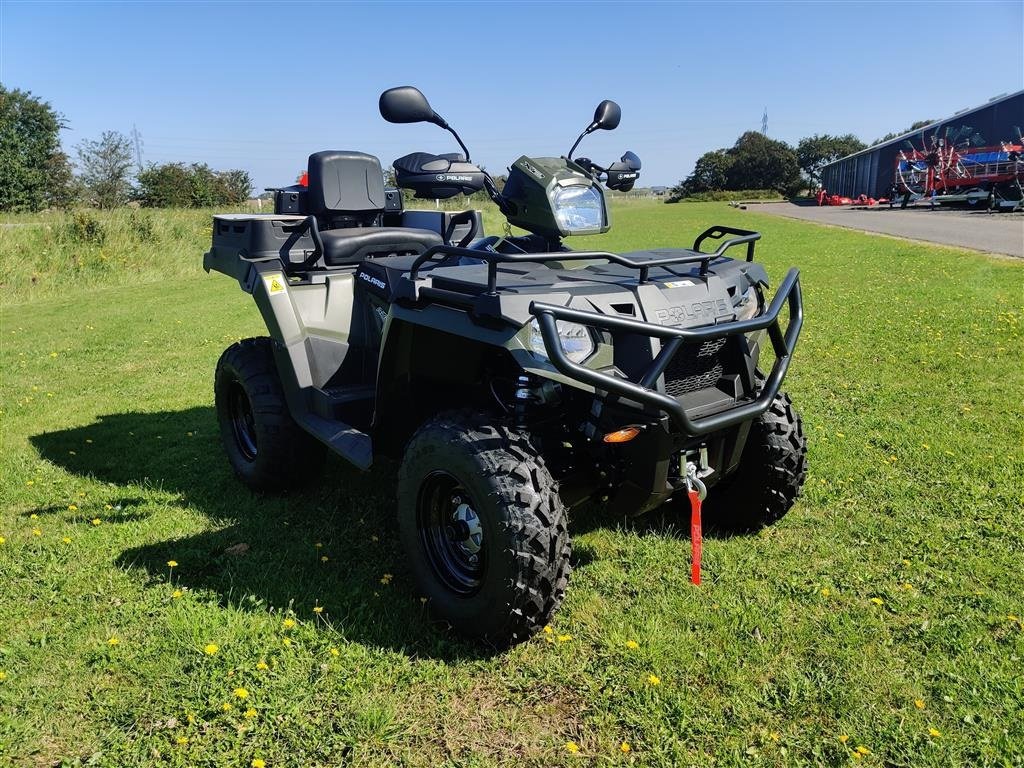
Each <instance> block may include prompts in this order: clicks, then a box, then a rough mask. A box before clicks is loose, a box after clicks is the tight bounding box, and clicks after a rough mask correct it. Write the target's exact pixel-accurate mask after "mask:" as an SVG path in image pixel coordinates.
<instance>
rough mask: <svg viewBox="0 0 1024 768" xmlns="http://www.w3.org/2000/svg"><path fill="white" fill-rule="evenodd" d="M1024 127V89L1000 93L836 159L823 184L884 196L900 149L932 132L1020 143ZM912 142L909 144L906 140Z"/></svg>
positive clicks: (832, 189) (834, 190) (918, 144)
mask: <svg viewBox="0 0 1024 768" xmlns="http://www.w3.org/2000/svg"><path fill="white" fill-rule="evenodd" d="M1022 128H1024V91H1017V92H1016V93H1012V94H1009V95H1007V96H997V97H996V98H994V99H991V100H990V101H989V102H988V103H986V104H983V105H982V106H980V107H976V108H974V109H964V110H961V111H960V112H957V113H956V114H955V115H953V116H952V117H948V118H946V119H945V120H939V121H938V122H935V123H931V124H930V125H927V126H925V127H924V128H918V129H917V130H914V131H911V132H910V133H906V134H904V135H902V136H897V137H896V138H895V139H890V140H889V141H886V142H884V143H882V144H877V145H875V146H873V147H869V148H868V149H865V150H862V151H860V152H857V153H855V154H852V155H849V156H848V157H844V158H843V159H842V160H836V161H835V162H834V163H830V164H829V165H826V166H825V168H824V169H823V170H822V174H821V179H822V186H824V187H825V189H827V190H828V191H829V193H830V194H839V195H842V196H845V197H857V196H858V195H860V194H866V195H868V196H870V197H883V196H885V195H886V193H887V192H888V191H889V187H890V185H891V184H892V183H893V181H894V178H895V175H896V163H897V162H898V161H899V159H900V151H901V150H906V149H909V148H910V146H912V147H914V148H916V149H922V148H923V147H924V146H925V145H926V144H927V143H928V142H930V141H931V138H932V137H933V136H938V137H940V138H941V137H948V136H956V135H960V136H968V135H969V136H971V137H972V140H973V142H974V143H978V142H981V143H983V144H985V145H989V146H998V145H999V143H1000V142H1013V143H1020V135H1019V131H1020V130H1021V129H1022ZM907 142H909V145H910V146H908V144H907Z"/></svg>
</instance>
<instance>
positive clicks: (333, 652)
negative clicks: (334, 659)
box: [330, 648, 341, 656]
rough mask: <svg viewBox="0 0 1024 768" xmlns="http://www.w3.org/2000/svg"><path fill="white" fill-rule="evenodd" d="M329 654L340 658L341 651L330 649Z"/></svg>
mask: <svg viewBox="0 0 1024 768" xmlns="http://www.w3.org/2000/svg"><path fill="white" fill-rule="evenodd" d="M330 654H331V656H340V655H341V651H339V650H338V649H337V648H331V650H330Z"/></svg>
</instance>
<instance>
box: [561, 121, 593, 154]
mask: <svg viewBox="0 0 1024 768" xmlns="http://www.w3.org/2000/svg"><path fill="white" fill-rule="evenodd" d="M596 127H597V123H591V124H590V125H588V126H587V130H585V131H584V132H583V133H581V134H580V137H579V138H578V139H576V143H575V144H573V145H572V149H570V150H569V154H568V155H566V156H565V159H566V160H572V153H573V152H575V151H576V147H578V146H579V145H580V142H581V141H583V137H584V136H586V135H587V134H589V133H591V132H593V130H594V129H595V128H596Z"/></svg>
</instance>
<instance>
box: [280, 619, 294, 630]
mask: <svg viewBox="0 0 1024 768" xmlns="http://www.w3.org/2000/svg"><path fill="white" fill-rule="evenodd" d="M281 626H282V627H284V628H285V629H291V628H292V627H294V626H295V619H285V620H284V621H282V622H281Z"/></svg>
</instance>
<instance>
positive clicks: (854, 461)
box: [0, 203, 1024, 768]
mask: <svg viewBox="0 0 1024 768" xmlns="http://www.w3.org/2000/svg"><path fill="white" fill-rule="evenodd" d="M100 219H104V217H102V216H100ZM145 220H149V222H150V224H149V225H145V224H143V225H142V226H148V227H149V231H148V234H146V236H145V237H144V238H141V239H140V240H139V243H138V245H137V246H134V245H133V242H134V241H133V240H132V236H131V233H130V232H129V231H128V230H126V229H125V227H126V226H127V224H126V221H127V220H126V219H125V218H124V216H121V217H120V218H118V217H117V216H115V217H114V218H113V219H111V220H110V223H109V224H108V227H109V229H110V232H109V233H108V238H107V241H106V245H100V244H94V245H85V244H83V245H81V246H80V247H78V246H74V245H73V244H72V245H69V244H68V243H67V242H65V241H63V240H61V239H60V237H58V236H57V235H55V234H54V232H60V231H63V230H61V227H62V226H63V225H62V224H61V223H60V221H58V220H57V218H56V217H51V218H45V217H23V218H20V219H18V220H17V223H19V224H24V223H27V224H28V225H29V226H24V227H15V228H12V229H2V230H0V267H2V271H3V276H0V284H2V287H0V297H2V299H0V301H2V303H3V309H2V315H0V320H2V334H0V338H2V349H0V365H2V404H0V408H2V425H3V426H2V455H0V477H2V490H0V493H2V498H0V536H2V537H3V543H2V545H0V672H2V680H0V764H13V765H19V766H21V765H26V766H36V765H39V766H43V765H53V764H61V765H86V764H87V765H102V766H136V765H159V766H250V765H257V766H259V765H263V764H265V765H266V766H268V768H269V767H271V766H274V767H276V766H339V765H354V766H367V765H370V766H390V765H417V766H435V765H451V766H489V765H499V764H501V765H513V764H514V765H536V766H549V765H569V766H583V765H595V766H610V765H628V764H632V765H662V766H676V765H693V766H712V765H754V766H757V765H767V766H775V765H778V766H782V765H794V766H797V765H846V764H849V763H852V762H855V761H856V762H858V763H859V764H863V765H878V766H882V765H885V766H915V767H916V766H1018V765H1022V764H1024V624H1022V622H1024V597H1022V592H1024V405H1022V396H1024V264H1022V263H1020V262H1014V261H1010V260H1003V259H996V258H991V257H986V256H981V255H977V254H973V253H967V252H963V251H957V250H953V249H945V248H937V247H931V246H926V245H921V244H916V243H910V242H905V241H900V240H894V239H889V238H883V237H875V236H868V235H861V234H858V233H854V232H850V231H846V230H840V229H825V228H821V227H817V226H814V225H810V224H805V223H801V222H796V221H790V220H785V219H780V218H775V217H768V216H764V215H758V214H757V213H756V212H755V211H754V210H750V211H738V210H733V209H730V208H729V207H728V206H726V205H724V204H701V205H674V206H669V205H660V204H656V203H647V204H644V203H635V204H626V205H621V206H619V207H618V208H617V209H616V211H615V229H614V230H613V232H612V233H610V234H609V235H606V236H604V237H602V238H588V239H587V240H586V241H585V242H584V243H579V244H578V245H579V246H580V247H588V246H593V247H602V248H606V249H611V250H615V249H623V250H625V249H636V248H640V247H645V246H668V245H684V246H685V245H689V244H690V242H691V241H692V238H693V236H694V235H695V234H697V233H698V232H699V231H700V230H702V229H703V228H705V227H706V226H708V225H710V224H713V223H724V224H731V225H734V226H740V227H748V228H757V229H759V230H760V231H761V232H762V233H763V235H764V238H763V241H762V242H761V244H760V245H759V247H758V254H759V258H761V259H762V260H763V261H764V262H765V263H766V265H767V267H768V271H769V273H770V274H771V275H772V277H773V279H774V280H778V279H780V278H781V276H782V275H783V274H784V271H785V269H786V268H787V267H789V266H791V265H796V266H799V267H800V268H801V270H802V281H803V287H804V297H805V304H806V323H805V326H804V333H803V336H802V339H801V341H800V345H799V348H798V351H797V354H796V360H795V362H794V364H793V366H792V367H791V369H790V370H791V373H790V375H789V379H788V385H787V386H788V389H789V391H790V392H791V393H792V395H793V397H794V399H795V401H796V403H797V405H798V407H799V408H800V409H801V410H802V412H803V415H804V419H805V424H806V427H807V431H808V435H809V440H810V475H809V478H808V481H807V486H806V492H805V495H804V497H803V499H802V500H801V501H800V502H799V503H798V504H797V506H796V507H795V508H794V509H793V510H792V511H791V512H790V514H789V515H788V516H787V517H786V518H785V519H784V520H782V521H781V522H780V523H778V524H777V525H775V526H773V527H772V528H770V529H767V530H765V531H762V532H761V533H758V534H753V535H747V536H736V537H732V538H708V539H707V540H706V542H705V546H704V560H705V581H704V584H703V586H701V587H699V588H696V587H693V586H691V585H690V583H689V578H688V577H689V549H690V548H689V541H688V539H687V536H686V530H687V527H688V517H687V516H686V515H685V514H684V513H683V512H682V511H681V510H679V509H670V510H666V511H665V512H664V513H659V514H656V515H653V516H651V517H650V518H647V519H641V520H639V521H630V520H623V519H614V518H609V517H607V515H605V514H602V513H600V512H597V511H593V512H583V513H582V514H578V515H577V516H576V518H575V520H574V523H573V534H574V542H575V549H574V563H575V572H574V574H573V576H572V580H571V583H570V589H569V593H568V597H567V599H566V601H565V604H564V606H563V608H562V610H561V612H560V613H559V614H558V615H557V617H556V619H555V621H554V623H553V626H552V632H551V633H550V634H543V635H541V636H539V637H537V638H535V639H534V640H532V641H530V642H528V643H526V644H523V645H521V646H518V647H516V648H514V649H512V650H511V651H508V652H504V653H498V654H494V653H491V652H488V651H486V650H484V649H481V648H479V647H477V646H475V645H473V644H472V643H468V642H465V641H462V640H460V639H459V638H457V637H454V636H450V635H448V634H446V632H445V631H444V629H443V628H442V627H439V626H437V625H435V624H432V623H431V621H430V615H429V606H426V605H424V604H423V603H422V601H421V599H420V596H419V595H418V594H417V592H416V590H415V587H414V586H413V584H412V583H411V581H410V576H409V573H408V571H407V570H406V568H405V565H404V558H403V555H402V554H401V552H400V551H399V548H398V544H397V540H396V535H395V529H394V524H393V508H394V507H393V493H394V486H395V483H394V475H393V472H394V469H393V467H385V466H381V467H377V468H375V469H374V470H373V471H372V472H370V473H368V474H361V473H359V472H358V471H355V470H353V469H351V468H350V467H348V466H346V465H345V464H344V463H343V462H342V461H340V460H332V461H331V462H329V464H328V468H327V472H326V474H325V476H324V478H323V481H322V482H320V483H319V484H317V485H315V486H314V487H311V488H309V489H308V490H306V491H304V492H301V493H295V494H293V495H290V496H286V497H261V496H257V495H254V494H252V493H250V492H249V491H248V490H246V489H245V488H244V487H243V486H242V485H241V484H239V483H238V482H237V481H236V480H235V479H234V478H233V476H232V475H231V473H230V471H229V469H228V465H227V462H226V460H225V457H224V455H223V453H222V451H221V448H220V444H219V438H218V434H217V426H216V421H215V417H214V412H213V409H212V399H213V393H212V380H213V370H214V365H215V364H216V361H217V358H218V356H219V355H220V353H221V351H222V350H223V349H224V348H225V347H226V346H228V345H229V344H230V343H231V342H232V341H234V340H236V339H238V338H241V337H245V336H250V335H258V334H260V333H263V332H264V330H263V328H262V327H261V324H260V320H259V317H258V314H257V312H256V309H255V306H254V305H253V304H252V302H251V299H250V298H249V297H248V296H246V295H245V294H243V293H242V292H241V291H240V290H238V288H237V285H235V284H234V283H233V282H232V281H230V280H229V279H227V278H225V277H223V276H221V275H206V274H204V273H203V272H202V271H201V269H200V266H199V265H200V260H201V257H202V253H203V251H204V250H205V248H206V246H207V245H208V234H207V232H208V225H207V214H206V213H202V212H198V213H174V214H160V213H155V214H147V213H145V212H143V213H142V214H140V215H139V216H138V217H137V218H135V219H132V226H135V225H137V224H138V222H139V221H145ZM489 221H490V223H491V225H492V231H494V224H495V219H494V217H490V219H489ZM47 226H50V227H51V228H50V229H47ZM117 233H120V234H117ZM115 234H117V237H116V238H115V237H114V235H115ZM574 245H577V244H575V243H574ZM41 250H46V251H47V254H46V255H45V256H42V255H40V254H39V253H37V251H41ZM140 254H141V255H140ZM72 256H73V258H72ZM161 273H165V274H168V275H170V277H168V278H167V279H160V274H161ZM32 278H34V282H33V280H32ZM113 283H117V284H118V285H112V284H113ZM104 286H106V287H104ZM169 563H176V565H173V566H172V565H169ZM320 609H322V610H320ZM253 761H256V762H255V763H254V762H253ZM259 761H263V763H261V762H259Z"/></svg>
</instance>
